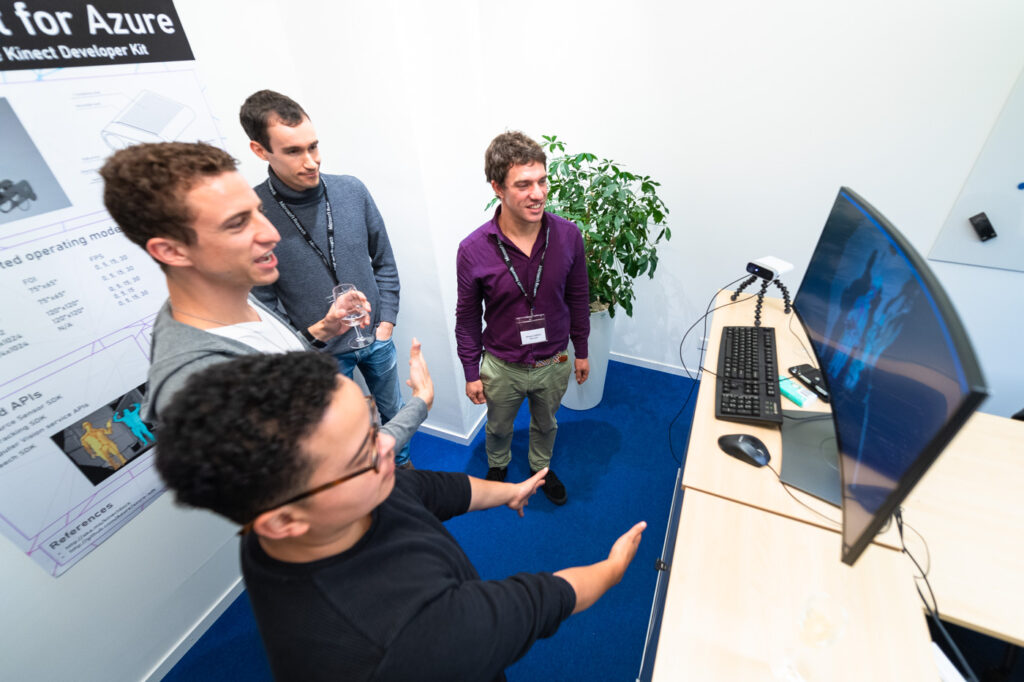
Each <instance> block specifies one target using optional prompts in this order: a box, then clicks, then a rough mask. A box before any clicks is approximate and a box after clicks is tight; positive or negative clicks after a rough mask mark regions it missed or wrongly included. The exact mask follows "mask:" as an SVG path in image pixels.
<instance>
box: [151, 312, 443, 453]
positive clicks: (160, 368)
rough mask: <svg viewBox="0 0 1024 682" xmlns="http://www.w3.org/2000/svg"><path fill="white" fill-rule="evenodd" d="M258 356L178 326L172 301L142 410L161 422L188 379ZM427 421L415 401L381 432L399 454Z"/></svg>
mask: <svg viewBox="0 0 1024 682" xmlns="http://www.w3.org/2000/svg"><path fill="white" fill-rule="evenodd" d="M249 303H251V304H252V305H254V306H257V307H258V308H260V309H261V310H264V311H266V312H268V313H270V314H271V315H274V317H276V318H277V319H278V320H280V321H281V322H282V323H283V324H284V325H285V326H286V327H287V326H288V323H287V322H286V321H285V320H283V319H281V316H280V315H278V314H276V313H275V312H274V311H273V310H269V309H267V307H266V306H264V305H262V304H261V303H260V302H259V301H257V300H255V299H254V298H253V297H251V296H250V297H249ZM295 337H296V338H297V339H298V340H299V341H300V342H301V343H302V346H303V347H304V348H307V349H309V350H312V349H311V348H310V346H309V344H308V343H306V340H305V339H304V338H302V336H301V335H300V334H298V333H295ZM258 352H259V351H257V350H256V349H255V348H253V347H252V346H249V345H247V344H244V343H242V342H241V341H235V340H234V339H229V338H227V337H224V336H220V335H219V334H211V333H210V332H208V331H205V330H202V329H198V328H196V327H193V326H191V325H187V324H183V323H181V322H178V321H177V320H175V319H174V317H172V315H171V303H170V301H166V302H165V303H164V305H163V307H161V308H160V312H159V313H157V316H156V321H155V322H154V323H153V341H152V344H151V345H150V356H149V357H150V366H149V381H148V384H147V389H146V401H145V405H144V406H143V408H142V417H143V419H145V420H146V421H148V422H158V421H159V416H160V411H161V410H163V409H164V408H165V407H167V405H168V404H169V403H170V401H171V399H172V398H173V397H174V394H175V393H177V392H178V391H179V390H181V388H182V387H183V386H184V385H185V382H186V381H187V380H188V378H189V377H190V376H192V375H193V374H195V373H196V372H199V371H201V370H203V369H206V368H207V367H209V366H210V365H214V364H216V363H218V362H226V361H228V360H231V359H232V358H236V357H239V356H241V355H251V354H253V353H258ZM426 418H427V404H426V403H425V402H423V400H421V399H420V398H413V399H412V400H410V401H409V402H407V403H406V404H405V406H404V407H403V408H402V409H401V410H399V411H398V414H396V415H395V416H394V417H392V418H391V420H390V421H388V423H387V424H385V425H384V426H383V427H382V428H381V432H382V433H387V434H390V435H391V436H394V438H395V451H396V452H397V451H398V450H400V449H401V448H402V447H403V446H404V445H405V444H406V443H407V442H408V441H409V439H410V438H412V436H413V434H414V433H416V429H418V428H419V426H420V424H422V423H423V421H424V420H425V419H426Z"/></svg>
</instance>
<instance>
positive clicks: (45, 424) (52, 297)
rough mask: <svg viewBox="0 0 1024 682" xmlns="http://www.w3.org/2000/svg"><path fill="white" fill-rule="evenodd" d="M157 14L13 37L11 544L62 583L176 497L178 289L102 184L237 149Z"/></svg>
mask: <svg viewBox="0 0 1024 682" xmlns="http://www.w3.org/2000/svg"><path fill="white" fill-rule="evenodd" d="M0 2H2V0H0ZM90 4H91V5H93V6H96V8H97V9H98V11H104V10H111V11H116V10H117V9H118V7H119V5H118V3H117V2H115V0H107V1H106V2H104V1H102V0H100V1H95V2H92V3H90ZM107 5H110V7H107ZM115 5H116V6H115ZM147 7H149V9H151V10H152V11H153V12H154V13H155V15H154V16H156V17H157V20H155V21H154V22H152V28H153V31H154V32H155V35H152V36H141V35H133V36H132V37H131V41H132V42H131V43H126V42H123V41H122V39H121V38H120V37H117V36H111V37H109V38H107V37H105V34H103V32H102V28H100V29H99V31H100V35H98V36H97V35H95V34H93V35H90V34H89V30H90V26H89V25H88V24H87V22H86V16H85V14H84V13H81V14H80V13H78V12H76V11H75V10H74V9H72V10H71V12H70V13H71V14H72V15H73V16H72V17H71V18H70V19H69V21H68V31H70V32H71V33H72V34H73V35H70V36H69V35H67V34H65V33H61V35H59V36H57V37H49V36H47V35H46V34H44V33H42V32H39V31H36V33H35V35H33V36H28V35H27V34H21V35H18V34H17V32H16V30H15V28H16V27H17V25H16V24H14V25H11V26H8V28H9V29H10V30H11V33H14V34H15V35H13V36H7V35H5V37H4V48H5V49H4V51H3V54H4V57H5V59H4V60H3V61H0V149H2V150H3V151H2V153H0V198H2V201H0V288H2V291H3V292H4V296H3V297H2V298H0V534H2V535H3V536H5V537H6V538H7V541H10V542H13V543H15V545H17V546H18V547H19V548H20V549H21V550H22V551H23V552H24V553H25V554H27V555H28V556H29V557H31V559H32V560H34V561H35V562H36V563H38V564H39V565H40V566H41V567H42V568H43V569H44V570H46V571H47V572H48V573H50V574H51V575H53V576H59V575H61V574H62V573H63V572H65V571H67V570H68V569H69V568H71V567H72V566H74V564H75V562H77V561H79V560H80V559H81V558H82V557H84V556H85V555H86V554H88V553H89V552H90V551H92V550H94V549H95V548H96V547H98V546H99V545H101V543H102V542H103V541H104V540H105V539H106V538H108V537H110V535H112V534H113V533H114V532H116V531H117V529H118V528H120V527H122V526H123V525H124V524H126V523H128V522H129V521H130V520H131V519H132V518H133V517H134V516H135V515H137V514H138V513H139V512H141V511H142V510H143V509H145V508H146V506H148V505H149V504H150V503H151V502H152V501H153V500H154V499H156V498H157V497H158V496H159V495H160V494H161V493H162V492H163V485H162V483H161V482H160V480H159V477H158V476H157V473H156V471H155V469H154V468H153V453H154V451H155V448H156V447H159V445H158V440H159V437H160V431H159V425H156V424H150V423H146V422H144V421H142V420H141V419H140V418H139V406H140V405H141V403H142V402H143V400H144V398H145V380H146V372H147V369H148V367H149V346H150V337H151V332H152V329H151V325H152V322H153V319H154V318H155V316H156V312H157V310H158V308H159V306H160V305H161V304H162V302H163V300H164V298H165V297H166V288H165V284H164V278H163V275H162V273H161V272H160V269H159V268H158V267H157V265H156V264H155V263H154V262H153V261H152V260H151V259H150V258H149V256H148V255H147V254H146V253H145V252H144V251H143V250H142V249H140V248H139V247H137V246H136V245H134V244H132V243H131V242H130V241H128V239H126V238H125V237H124V236H123V235H122V234H121V231H120V229H119V228H118V227H117V225H116V224H115V223H114V222H113V221H112V220H111V218H110V216H109V215H107V213H106V211H105V210H104V208H103V202H102V189H103V188H102V181H101V180H100V178H99V175H98V173H97V171H98V169H99V168H100V166H102V164H103V162H104V161H105V160H106V158H107V157H108V156H109V155H110V154H111V153H112V151H113V150H116V149H120V148H122V147H124V146H127V145H130V144H135V143H137V142H158V141H165V140H166V141H170V140H184V141H195V140H203V141H205V142H209V143H212V144H222V138H221V135H220V133H219V131H218V129H217V125H216V120H215V118H214V116H213V114H212V113H211V112H210V108H209V106H208V104H207V102H206V99H205V96H204V93H203V87H202V85H201V83H200V81H199V78H198V75H197V73H196V69H195V63H194V61H192V54H191V51H190V49H189V47H188V44H187V41H186V39H185V36H184V33H183V32H182V30H181V27H180V23H179V22H178V20H177V15H176V14H175V13H174V7H173V5H172V4H171V2H170V0H147ZM4 16H7V14H6V12H5V14H4ZM104 16H106V15H104ZM159 17H165V19H159ZM19 23H20V22H19ZM163 27H167V30H163ZM18 28H20V27H18ZM91 28H92V29H93V30H95V26H93V27H91ZM124 40H127V39H124ZM47 41H51V42H52V43H53V44H52V45H49V44H48V43H47ZM76 41H77V42H76ZM19 42H20V43H21V44H20V45H19V44H18V43H19ZM16 47H17V48H18V49H15V48H16ZM157 53H159V54H163V55H165V56H166V60H165V61H161V60H159V59H157V58H155V57H154V55H155V54H157ZM19 55H20V56H19ZM26 55H27V56H26ZM33 55H36V56H42V57H45V59H44V60H43V61H40V62H39V63H34V62H32V60H31V59H30V57H31V56H33ZM47 55H56V56H57V57H60V59H57V58H51V57H49V56H47ZM63 55H66V58H64V57H63ZM42 57H41V58H42ZM44 62H45V63H44ZM8 150H12V152H13V153H8ZM0 541H2V540H0Z"/></svg>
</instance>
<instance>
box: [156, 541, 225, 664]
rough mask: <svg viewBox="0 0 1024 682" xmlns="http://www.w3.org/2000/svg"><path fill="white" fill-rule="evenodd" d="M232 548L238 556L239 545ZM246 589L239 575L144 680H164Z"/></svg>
mask: <svg viewBox="0 0 1024 682" xmlns="http://www.w3.org/2000/svg"><path fill="white" fill-rule="evenodd" d="M232 550H233V551H232V555H235V556H237V554H238V549H237V545H234V546H233V547H232ZM244 589H245V584H244V583H243V582H242V577H241V576H239V577H238V579H237V580H235V581H234V582H233V583H232V584H231V586H230V587H229V588H228V589H227V590H225V591H224V593H223V594H222V595H221V596H220V598H219V599H217V600H216V601H215V602H214V603H213V604H211V605H210V608H209V609H207V610H206V613H204V614H203V615H202V617H201V618H200V619H199V620H198V621H196V624H195V625H194V626H193V627H192V629H191V630H189V631H188V632H186V633H185V635H184V636H183V637H182V638H181V639H180V640H179V641H178V643H177V644H176V645H175V646H174V647H173V648H172V649H171V650H170V651H169V652H168V653H167V655H166V656H165V657H164V658H163V660H162V661H160V662H159V663H157V664H156V666H154V668H153V669H152V670H150V671H149V674H148V675H146V676H145V677H144V678H143V680H144V682H160V680H162V679H163V678H164V676H165V675H167V673H169V672H170V671H171V668H173V667H174V666H175V665H177V664H178V661H180V660H181V659H182V658H183V657H184V656H185V654H187V653H188V650H189V649H191V648H192V646H193V645H194V644H195V643H196V642H198V641H199V638H200V637H202V636H203V635H204V634H206V631H207V630H209V629H210V626H211V625H213V624H214V623H215V622H217V619H218V618H220V617H221V615H222V614H223V613H224V612H225V611H226V610H227V608H228V607H229V606H231V604H232V603H233V602H234V601H235V599H236V598H237V597H238V595H240V594H242V591H243V590H244Z"/></svg>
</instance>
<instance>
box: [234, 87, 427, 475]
mask: <svg viewBox="0 0 1024 682" xmlns="http://www.w3.org/2000/svg"><path fill="white" fill-rule="evenodd" d="M239 119H240V120H241V123H242V127H243V128H244V129H245V132H246V134H247V135H248V136H249V139H250V140H251V142H250V143H249V146H250V148H251V149H252V151H253V153H254V154H256V156H258V157H259V158H260V159H262V160H264V161H266V162H267V163H268V164H269V168H268V175H269V177H268V178H267V180H266V181H264V182H261V183H260V184H258V185H256V187H254V189H255V191H256V194H257V195H259V197H260V198H261V199H262V200H263V206H264V210H265V211H266V216H267V218H268V219H269V220H270V222H271V223H272V224H273V225H274V226H275V227H276V228H277V230H278V233H279V234H280V235H281V241H280V243H279V244H278V246H277V248H276V249H275V252H276V254H277V257H278V268H279V269H280V272H281V277H280V278H279V279H278V280H277V281H275V282H274V283H273V284H270V285H267V286H260V287H257V288H256V289H254V290H253V293H254V294H255V296H256V297H257V298H259V299H260V300H261V301H262V302H263V303H265V304H266V305H267V306H268V307H271V308H278V309H279V310H280V311H281V312H283V313H284V314H285V315H286V316H287V317H288V319H290V320H291V322H292V324H294V325H295V326H296V327H298V328H302V327H304V326H306V325H308V324H310V323H312V322H313V321H315V320H317V319H319V317H320V314H321V308H322V306H323V303H324V300H325V299H326V298H327V297H329V296H330V295H331V291H332V289H333V288H334V287H335V286H337V285H339V284H341V283H351V284H354V285H355V287H356V288H357V289H358V290H359V291H361V292H363V293H364V294H365V295H366V298H367V300H368V301H369V303H370V306H371V308H372V313H371V316H372V321H371V329H372V330H373V333H372V334H369V335H367V338H366V341H365V343H366V345H365V346H364V347H359V346H358V343H356V341H357V336H359V335H357V334H356V333H355V332H354V331H348V332H347V333H344V334H340V335H338V336H337V337H335V338H333V339H332V340H330V341H329V342H328V343H327V346H326V348H325V349H324V350H325V351H326V352H329V353H331V354H332V355H334V357H335V358H336V359H337V362H338V368H339V370H340V371H341V373H342V374H344V375H346V376H347V377H349V378H352V375H353V371H354V370H355V368H356V367H359V372H360V374H362V376H363V378H364V379H365V380H366V385H367V387H368V388H369V389H370V393H371V394H373V397H374V399H375V400H376V402H377V406H378V408H379V410H380V414H381V418H382V420H383V421H384V423H387V421H388V420H389V419H391V418H392V417H393V416H394V415H395V414H396V413H397V412H398V410H399V409H401V407H402V404H403V403H402V394H401V390H400V385H399V379H398V365H397V354H396V351H395V344H394V342H393V341H392V339H391V334H392V331H393V330H394V326H395V322H396V321H397V319H398V299H399V281H398V269H397V267H396V266H395V257H394V254H393V253H392V251H391V243H390V242H389V240H388V235H387V231H386V230H385V228H384V220H383V219H382V218H381V215H380V212H379V211H378V210H377V206H376V205H375V204H374V201H373V198H372V197H371V196H370V193H369V192H368V191H367V189H366V187H365V186H364V185H363V183H361V182H360V181H359V180H358V179H356V178H354V177H352V176H350V175H324V174H321V173H320V146H319V140H318V139H317V134H316V130H315V129H314V128H313V123H312V122H311V121H310V120H309V116H307V115H306V112H305V111H303V109H302V107H300V106H299V105H298V103H296V102H295V101H294V100H292V99H290V98H289V97H286V96H284V95H282V94H279V93H276V92H273V91H271V90H260V91H259V92H256V93H254V94H252V95H250V96H249V97H248V98H247V99H246V100H245V102H244V103H243V104H242V108H241V111H240V112H239ZM360 335H361V334H360ZM395 464H396V465H397V466H398V467H399V468H408V467H411V466H412V463H411V462H410V460H409V450H408V447H406V448H403V449H401V450H400V451H398V452H397V454H396V456H395Z"/></svg>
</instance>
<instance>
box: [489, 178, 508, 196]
mask: <svg viewBox="0 0 1024 682" xmlns="http://www.w3.org/2000/svg"><path fill="white" fill-rule="evenodd" d="M491 189H492V190H494V196H496V197H498V199H499V200H501V201H504V200H505V197H503V196H501V192H502V186H501V185H499V184H498V181H497V180H491Z"/></svg>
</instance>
